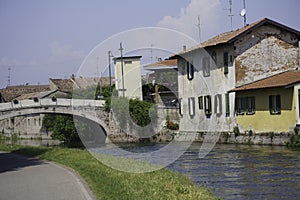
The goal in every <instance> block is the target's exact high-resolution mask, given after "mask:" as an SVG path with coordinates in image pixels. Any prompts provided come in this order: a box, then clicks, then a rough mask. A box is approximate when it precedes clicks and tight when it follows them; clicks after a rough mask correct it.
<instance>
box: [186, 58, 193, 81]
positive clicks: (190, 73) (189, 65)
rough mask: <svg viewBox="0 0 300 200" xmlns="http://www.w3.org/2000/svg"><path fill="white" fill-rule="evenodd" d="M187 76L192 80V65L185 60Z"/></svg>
mask: <svg viewBox="0 0 300 200" xmlns="http://www.w3.org/2000/svg"><path fill="white" fill-rule="evenodd" d="M186 70H187V78H188V80H193V78H194V66H193V64H192V63H190V62H186Z"/></svg>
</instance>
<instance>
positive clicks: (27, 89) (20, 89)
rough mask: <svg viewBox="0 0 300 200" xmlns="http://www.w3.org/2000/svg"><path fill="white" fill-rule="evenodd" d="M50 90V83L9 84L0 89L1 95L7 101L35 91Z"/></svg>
mask: <svg viewBox="0 0 300 200" xmlns="http://www.w3.org/2000/svg"><path fill="white" fill-rule="evenodd" d="M48 90H50V87H49V85H20V86H7V87H6V88H4V89H1V90H0V93H1V96H2V98H3V99H4V101H5V102H9V101H12V100H13V99H15V98H17V97H19V96H20V95H22V94H28V93H33V92H43V91H48Z"/></svg>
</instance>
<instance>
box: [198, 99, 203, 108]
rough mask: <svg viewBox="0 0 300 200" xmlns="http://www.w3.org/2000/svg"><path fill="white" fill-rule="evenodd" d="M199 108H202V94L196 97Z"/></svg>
mask: <svg viewBox="0 0 300 200" xmlns="http://www.w3.org/2000/svg"><path fill="white" fill-rule="evenodd" d="M198 104H199V110H203V96H200V97H198Z"/></svg>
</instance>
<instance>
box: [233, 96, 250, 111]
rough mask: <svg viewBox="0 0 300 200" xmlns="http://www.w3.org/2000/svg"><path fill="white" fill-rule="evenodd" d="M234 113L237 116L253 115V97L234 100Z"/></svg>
mask: <svg viewBox="0 0 300 200" xmlns="http://www.w3.org/2000/svg"><path fill="white" fill-rule="evenodd" d="M235 113H236V114H238V115H243V114H244V113H246V114H247V115H253V114H255V97H254V96H252V97H240V98H236V99H235Z"/></svg>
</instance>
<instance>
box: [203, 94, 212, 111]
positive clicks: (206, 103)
mask: <svg viewBox="0 0 300 200" xmlns="http://www.w3.org/2000/svg"><path fill="white" fill-rule="evenodd" d="M204 111H205V114H206V115H207V116H210V115H211V96H210V95H207V96H205V97H204Z"/></svg>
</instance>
